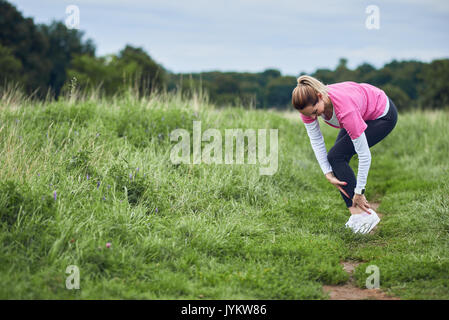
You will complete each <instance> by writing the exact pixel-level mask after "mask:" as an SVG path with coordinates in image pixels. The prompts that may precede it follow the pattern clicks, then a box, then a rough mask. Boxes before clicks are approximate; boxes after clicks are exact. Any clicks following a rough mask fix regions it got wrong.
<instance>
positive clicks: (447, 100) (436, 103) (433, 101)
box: [418, 59, 449, 108]
mask: <svg viewBox="0 0 449 320" xmlns="http://www.w3.org/2000/svg"><path fill="white" fill-rule="evenodd" d="M418 78H419V79H421V80H422V84H421V86H420V87H419V88H418V90H419V93H420V99H419V101H420V102H421V105H422V106H423V107H433V108H442V107H447V106H449V59H441V60H434V61H432V62H431V63H430V64H428V65H426V66H425V67H424V68H423V70H422V72H421V73H420V74H419V75H418Z"/></svg>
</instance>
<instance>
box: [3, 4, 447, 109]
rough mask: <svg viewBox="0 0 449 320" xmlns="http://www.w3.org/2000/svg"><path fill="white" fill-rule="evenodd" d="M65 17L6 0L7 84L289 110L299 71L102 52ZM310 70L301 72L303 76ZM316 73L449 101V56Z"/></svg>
mask: <svg viewBox="0 0 449 320" xmlns="http://www.w3.org/2000/svg"><path fill="white" fill-rule="evenodd" d="M83 37H84V33H83V32H82V31H79V30H76V29H68V28H67V27H66V26H65V24H64V23H62V22H59V21H53V22H52V23H51V24H49V25H45V24H35V23H34V21H33V19H31V18H24V17H23V15H22V14H21V13H20V12H19V11H18V10H17V9H16V8H15V7H14V6H13V5H12V4H10V3H8V2H7V1H5V0H0V81H1V82H0V87H2V88H3V90H5V88H7V86H8V84H10V83H18V84H20V86H21V87H22V89H23V91H24V92H25V93H27V94H30V95H34V96H36V97H37V98H45V97H49V96H50V97H54V98H58V97H59V96H60V95H62V94H64V93H65V92H67V91H68V90H70V88H71V87H73V85H74V82H75V83H76V86H77V87H78V88H79V89H81V90H97V91H98V92H99V93H100V94H101V95H104V96H112V95H115V94H120V93H121V92H122V91H123V90H127V88H129V87H130V86H131V87H133V88H134V89H135V92H137V93H138V94H139V95H148V94H150V93H152V92H155V91H156V92H157V91H175V90H184V91H189V90H190V89H195V90H203V91H204V92H207V94H208V96H209V100H210V101H211V102H213V103H215V104H217V105H219V106H221V105H241V104H243V105H251V106H253V107H255V108H281V109H282V108H290V106H291V92H292V90H293V88H294V87H295V86H296V76H289V75H282V74H281V72H280V71H279V70H276V69H267V70H265V71H262V72H258V73H248V72H219V71H212V72H200V73H192V74H179V73H173V72H170V71H169V70H167V69H165V68H164V67H163V66H162V65H160V64H158V63H157V62H156V61H154V60H153V59H152V58H151V57H150V56H149V55H148V54H147V53H146V52H145V50H143V49H142V48H137V47H133V46H130V45H126V46H125V48H123V49H122V50H121V51H120V52H119V53H118V54H110V55H106V56H102V57H97V56H96V54H95V50H96V48H95V45H94V43H93V41H92V40H90V39H87V40H84V39H83ZM301 74H304V73H300V74H298V76H299V75H301ZM310 75H312V76H314V77H316V78H318V79H320V80H321V81H322V82H323V83H325V84H331V83H335V82H341V81H356V82H365V83H370V84H372V85H375V86H377V87H380V88H382V89H383V90H384V91H385V92H386V93H387V94H388V95H389V96H390V97H391V98H392V100H393V101H395V103H396V105H397V106H398V108H399V109H402V110H404V109H412V108H417V107H421V108H444V107H447V106H448V105H449V59H438V60H434V61H432V62H430V63H425V62H420V61H415V60H410V61H396V60H393V61H391V62H390V63H387V64H385V65H384V66H383V67H381V68H376V67H374V66H372V65H371V64H368V63H363V64H361V65H359V66H358V67H356V68H355V69H350V68H348V66H347V60H346V59H344V58H341V59H340V61H339V63H338V65H337V66H336V67H335V69H333V70H332V69H318V70H316V71H315V72H313V73H311V74H310Z"/></svg>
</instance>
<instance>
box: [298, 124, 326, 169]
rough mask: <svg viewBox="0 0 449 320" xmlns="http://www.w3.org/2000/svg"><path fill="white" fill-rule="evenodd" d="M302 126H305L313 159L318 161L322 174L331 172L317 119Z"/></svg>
mask: <svg viewBox="0 0 449 320" xmlns="http://www.w3.org/2000/svg"><path fill="white" fill-rule="evenodd" d="M304 125H305V126H306V130H307V134H308V135H309V138H310V144H311V145H312V149H313V151H314V153H315V157H316V159H317V160H318V163H319V165H320V167H321V170H322V171H323V174H327V173H329V172H332V167H331V165H330V163H329V161H328V160H327V150H326V145H325V144H324V138H323V135H322V133H321V130H320V124H319V122H318V119H317V120H315V121H314V122H312V123H304Z"/></svg>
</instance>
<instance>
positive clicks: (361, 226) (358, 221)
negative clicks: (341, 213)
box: [345, 209, 380, 234]
mask: <svg viewBox="0 0 449 320" xmlns="http://www.w3.org/2000/svg"><path fill="white" fill-rule="evenodd" d="M369 211H370V212H371V214H367V213H366V212H362V213H360V214H352V215H351V217H349V220H348V222H346V224H345V226H346V227H348V228H351V229H352V231H353V232H354V233H361V234H366V233H368V232H370V231H371V230H373V228H374V227H375V226H376V225H377V224H378V223H379V221H380V218H379V216H378V215H377V213H376V212H375V211H374V210H373V209H369Z"/></svg>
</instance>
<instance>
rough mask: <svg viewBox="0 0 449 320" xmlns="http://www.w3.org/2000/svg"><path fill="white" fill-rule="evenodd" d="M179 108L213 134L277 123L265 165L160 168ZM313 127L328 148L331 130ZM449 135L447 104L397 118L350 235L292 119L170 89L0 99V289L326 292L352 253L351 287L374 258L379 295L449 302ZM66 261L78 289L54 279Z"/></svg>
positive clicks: (238, 294) (185, 118) (104, 293)
mask: <svg viewBox="0 0 449 320" xmlns="http://www.w3.org/2000/svg"><path fill="white" fill-rule="evenodd" d="M193 120H201V121H202V131H203V132H204V131H205V130H206V129H207V128H217V129H219V130H220V131H221V132H222V135H223V137H224V129H226V128H242V129H247V128H251V129H256V130H257V129H269V128H273V129H276V128H277V129H279V168H278V171H277V173H276V174H274V175H272V176H261V175H259V167H258V165H224V164H222V165H206V164H201V165H186V164H181V165H174V164H172V163H171V161H170V150H171V147H172V146H173V145H174V144H175V143H174V142H170V140H169V134H170V132H171V131H172V130H174V129H175V128H184V129H186V130H188V131H189V132H192V121H193ZM321 127H322V130H323V132H324V135H325V138H326V144H327V146H328V148H329V147H330V146H331V145H332V143H333V141H334V140H335V138H336V135H337V130H335V129H333V128H331V127H328V126H324V125H322V126H321ZM448 136H449V114H448V112H443V111H440V112H437V111H435V112H414V113H408V114H400V116H399V121H398V124H397V127H396V128H395V129H394V131H393V132H392V133H391V134H390V135H389V136H388V137H387V138H386V139H385V140H384V141H382V142H381V143H380V144H379V145H377V146H375V147H373V148H372V150H371V152H372V158H373V160H372V164H371V169H370V173H369V177H368V185H367V198H368V200H373V199H375V200H378V201H381V206H380V208H379V211H381V212H382V213H384V218H383V219H382V221H381V223H380V225H379V229H378V232H377V233H376V234H375V235H354V234H352V233H351V232H350V231H348V230H346V229H345V228H344V224H345V222H346V220H347V219H348V216H349V213H348V212H347V209H346V208H345V205H344V202H343V201H342V199H341V198H340V195H339V193H338V192H337V191H336V189H335V188H334V187H333V186H332V185H330V184H329V183H328V182H327V181H326V180H325V179H324V177H323V175H322V173H321V170H320V169H319V166H318V164H317V162H316V160H315V158H314V155H313V151H312V149H311V147H310V143H309V140H308V138H307V134H306V132H305V128H304V126H303V125H302V123H301V122H300V119H299V117H298V116H295V117H294V118H293V119H292V118H288V117H286V116H285V114H283V113H279V112H268V111H262V110H247V109H243V108H225V109H216V108H214V107H213V106H212V105H210V104H208V103H207V102H202V101H201V99H200V100H198V99H196V98H182V97H181V96H180V95H176V96H175V95H173V96H166V97H163V96H158V97H154V98H152V99H141V100H137V99H134V98H133V97H132V96H128V95H125V96H122V97H118V98H116V99H114V100H100V99H91V100H89V99H86V100H84V101H73V100H69V99H66V100H61V101H59V102H46V103H36V102H30V101H26V100H20V101H13V100H8V101H6V100H5V99H4V100H3V101H2V105H1V106H0V214H1V217H0V218H1V221H0V223H1V233H0V241H1V247H0V281H1V284H2V285H1V286H0V298H2V299H114V298H127V299H199V298H204V299H327V295H326V294H324V293H323V291H322V286H323V285H329V284H343V283H345V282H346V281H347V280H348V275H347V274H346V273H345V272H344V271H343V269H342V268H341V266H340V262H341V261H343V260H357V261H360V262H363V263H362V264H361V265H359V267H358V268H357V269H356V271H355V277H356V280H357V284H358V286H360V287H364V285H365V279H366V277H367V276H368V274H366V273H365V269H366V267H367V266H368V265H371V264H375V265H377V266H378V267H379V269H380V285H381V288H382V289H383V290H385V291H386V292H391V293H393V294H396V295H398V296H400V297H402V298H405V299H449V276H448V275H449V197H448V192H449V168H448V163H449V161H448V155H449V152H448V151H449V140H448ZM353 161H354V162H352V164H353V167H354V168H356V165H357V162H356V160H355V159H354V160H353ZM87 177H89V178H87ZM55 192H56V200H54V195H55ZM108 242H110V243H111V247H110V248H106V243H108ZM69 265H77V266H78V267H79V269H80V287H81V289H80V290H68V289H66V287H65V283H66V278H67V276H68V274H66V273H65V270H66V268H67V266H69Z"/></svg>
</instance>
